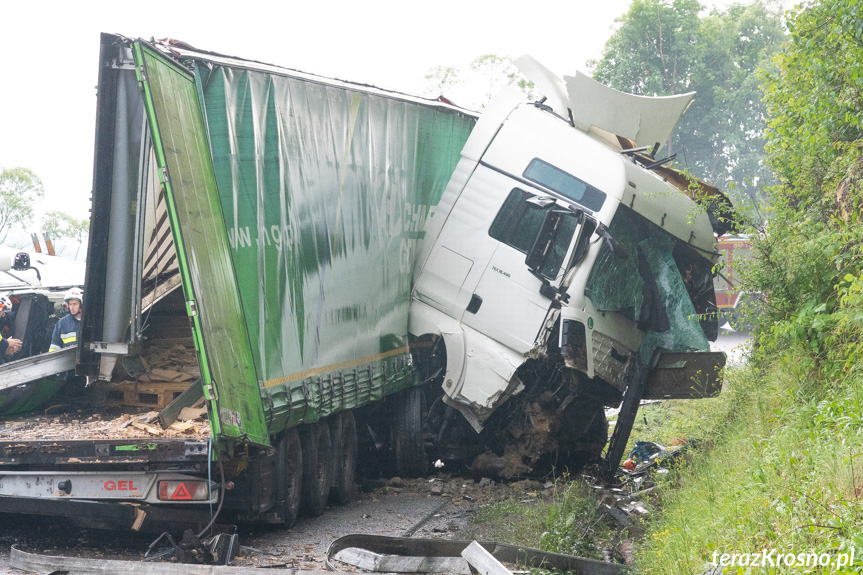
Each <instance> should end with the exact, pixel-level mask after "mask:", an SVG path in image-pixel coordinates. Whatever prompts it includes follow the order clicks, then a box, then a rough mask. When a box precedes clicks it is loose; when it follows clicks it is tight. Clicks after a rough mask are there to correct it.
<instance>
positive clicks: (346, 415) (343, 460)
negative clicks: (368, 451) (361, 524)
mask: <svg viewBox="0 0 863 575" xmlns="http://www.w3.org/2000/svg"><path fill="white" fill-rule="evenodd" d="M330 439H331V440H332V441H331V442H332V455H333V457H332V481H333V488H332V491H331V495H332V499H333V501H334V502H335V503H337V504H339V505H346V504H348V503H350V501H351V499H353V496H354V493H355V491H356V483H355V481H354V478H355V477H356V469H357V421H356V419H355V418H354V414H353V412H352V411H344V412H342V413H340V414H339V415H338V416H337V417H336V418H335V419H334V420H333V421H332V422H331V424H330Z"/></svg>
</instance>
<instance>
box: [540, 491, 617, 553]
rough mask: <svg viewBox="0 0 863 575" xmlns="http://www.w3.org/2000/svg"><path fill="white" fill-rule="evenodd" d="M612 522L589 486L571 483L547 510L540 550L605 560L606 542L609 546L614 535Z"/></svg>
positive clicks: (559, 493) (556, 496) (557, 495)
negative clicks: (604, 545) (604, 547)
mask: <svg viewBox="0 0 863 575" xmlns="http://www.w3.org/2000/svg"><path fill="white" fill-rule="evenodd" d="M609 522H610V519H609V516H608V514H607V513H606V511H605V508H604V507H603V506H602V505H601V504H600V503H599V502H597V500H596V496H595V494H594V493H592V492H591V489H590V487H589V486H588V485H587V484H586V483H583V482H581V481H571V482H568V483H566V484H565V485H563V486H562V489H560V490H559V492H558V493H557V494H556V495H555V497H554V498H553V500H552V502H551V503H550V504H549V505H548V506H547V507H546V509H545V517H544V520H543V525H544V526H545V530H544V531H543V532H542V535H540V538H539V541H540V548H541V549H543V550H545V551H552V552H554V553H564V554H567V555H576V556H578V557H588V558H594V559H602V551H601V549H602V547H603V543H608V541H609V540H610V539H611V534H612V529H611V526H610V523H609ZM609 547H610V546H609Z"/></svg>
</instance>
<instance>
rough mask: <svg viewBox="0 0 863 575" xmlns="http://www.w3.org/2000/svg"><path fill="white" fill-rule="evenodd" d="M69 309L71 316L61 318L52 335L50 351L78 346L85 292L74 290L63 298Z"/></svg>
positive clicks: (78, 289) (79, 289)
mask: <svg viewBox="0 0 863 575" xmlns="http://www.w3.org/2000/svg"><path fill="white" fill-rule="evenodd" d="M63 301H65V302H66V305H67V306H68V307H69V315H67V316H63V317H61V318H60V321H58V322H57V324H56V325H55V326H54V333H52V334H51V347H50V348H48V351H49V352H50V351H58V350H61V349H63V348H64V347H71V346H74V345H77V344H78V330H79V329H80V327H81V311H82V310H83V308H84V290H82V289H81V288H72V289H70V290H69V291H67V292H66V296H65V297H64V298H63Z"/></svg>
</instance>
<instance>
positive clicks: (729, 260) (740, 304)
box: [713, 235, 752, 329]
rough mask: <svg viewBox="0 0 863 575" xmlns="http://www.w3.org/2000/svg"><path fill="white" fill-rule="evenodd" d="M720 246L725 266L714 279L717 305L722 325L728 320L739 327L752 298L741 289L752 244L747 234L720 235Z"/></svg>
mask: <svg viewBox="0 0 863 575" xmlns="http://www.w3.org/2000/svg"><path fill="white" fill-rule="evenodd" d="M718 247H719V251H720V253H721V254H722V259H721V261H722V262H724V266H723V267H722V269H721V270H720V271H719V273H718V274H717V275H716V278H715V279H714V280H713V285H714V289H715V290H716V307H718V308H719V313H720V325H721V324H723V323H725V322H726V321H728V322H730V323H731V325H732V327H734V328H737V329H739V327H738V326H739V322H740V321H741V319H742V317H741V316H742V311H743V309H744V308H745V307H746V305H747V303H748V302H749V301H750V299H751V298H750V297H749V294H748V293H747V292H746V291H745V290H743V289H741V286H740V270H741V269H742V268H743V267H744V266H745V265H746V261H747V260H748V259H749V257H750V254H751V251H752V244H751V243H750V240H749V236H747V235H740V236H732V235H727V236H720V237H719V246H718Z"/></svg>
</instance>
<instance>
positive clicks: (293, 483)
mask: <svg viewBox="0 0 863 575" xmlns="http://www.w3.org/2000/svg"><path fill="white" fill-rule="evenodd" d="M280 449H281V455H282V460H281V461H280V462H279V464H280V465H281V472H282V480H281V483H280V489H281V490H282V491H281V493H280V495H281V496H280V498H279V499H280V500H281V501H283V503H282V516H283V517H284V520H285V525H286V526H287V527H291V526H292V525H293V524H294V522H296V520H297V515H298V514H299V511H300V502H302V499H303V448H302V445H301V443H300V435H299V434H298V433H297V428H296V427H292V428H291V429H289V430H287V431H286V432H285V434H284V436H282V441H281V445H280Z"/></svg>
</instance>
